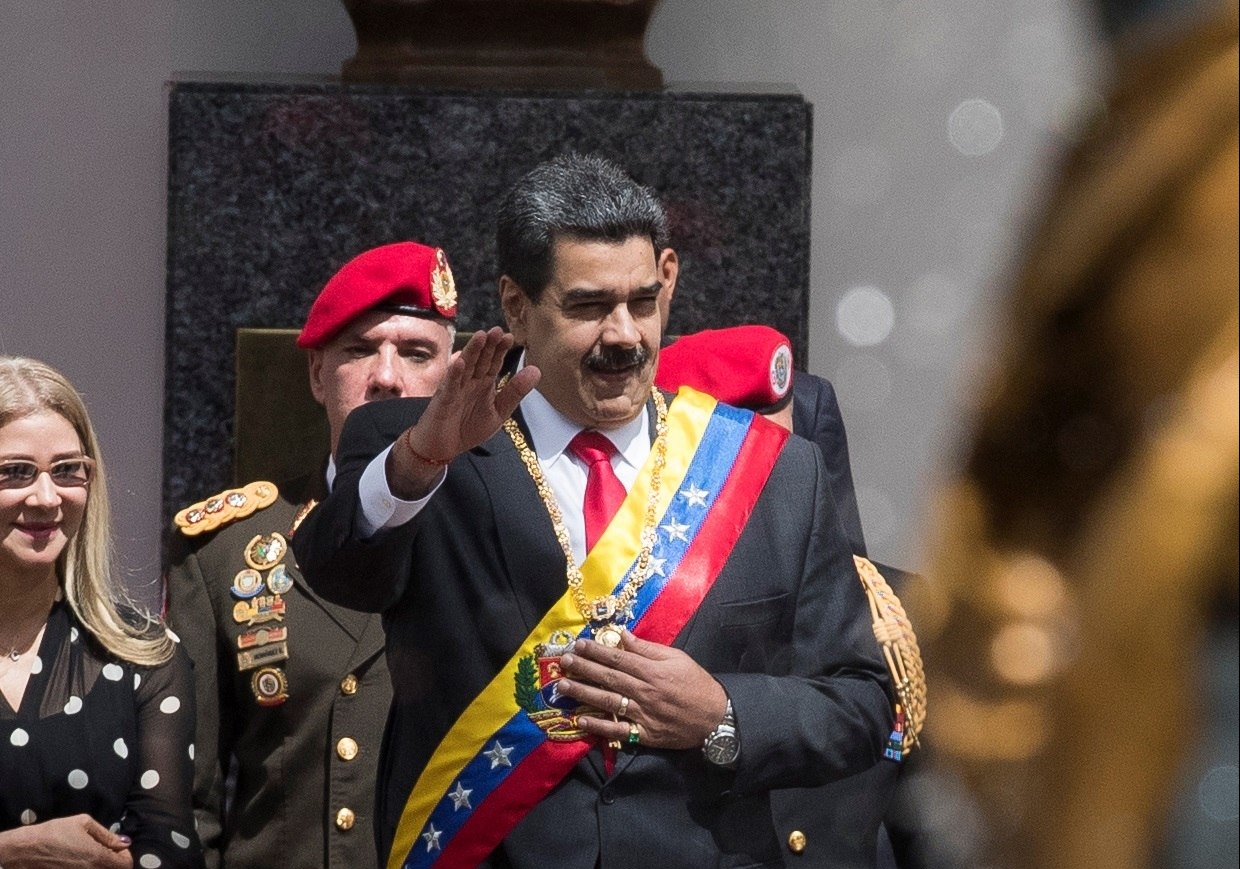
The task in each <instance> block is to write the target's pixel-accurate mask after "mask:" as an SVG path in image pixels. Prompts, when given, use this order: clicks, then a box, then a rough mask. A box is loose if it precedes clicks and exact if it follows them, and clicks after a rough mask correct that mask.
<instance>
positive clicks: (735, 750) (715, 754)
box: [702, 698, 741, 769]
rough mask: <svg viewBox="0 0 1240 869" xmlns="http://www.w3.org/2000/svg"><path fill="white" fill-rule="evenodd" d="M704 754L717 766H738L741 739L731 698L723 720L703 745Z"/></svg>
mask: <svg viewBox="0 0 1240 869" xmlns="http://www.w3.org/2000/svg"><path fill="white" fill-rule="evenodd" d="M702 754H704V755H706V759H707V760H709V761H710V762H711V763H713V764H715V765H716V766H723V767H727V768H729V769H731V768H732V767H734V766H736V759H737V758H738V757H740V754H741V738H740V736H738V735H737V733H736V716H735V715H734V714H732V700H731V699H730V698H729V700H728V705H727V708H726V709H724V712H723V720H722V721H720V722H719V726H718V727H716V728H715V729H714V730H712V731H711V732H710V735H709V736H707V737H706V739H705V741H704V742H703V743H702Z"/></svg>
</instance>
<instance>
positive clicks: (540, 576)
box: [469, 411, 568, 632]
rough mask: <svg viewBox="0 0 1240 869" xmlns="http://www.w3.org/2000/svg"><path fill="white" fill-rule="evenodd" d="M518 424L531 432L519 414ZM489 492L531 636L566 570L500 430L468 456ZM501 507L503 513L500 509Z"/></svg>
mask: <svg viewBox="0 0 1240 869" xmlns="http://www.w3.org/2000/svg"><path fill="white" fill-rule="evenodd" d="M516 416H517V424H518V426H520V427H521V429H522V433H523V434H525V436H526V438H527V440H528V438H529V433H528V431H527V430H526V429H525V423H524V421H523V420H522V419H521V416H520V411H518V412H517V414H516ZM469 458H470V461H471V462H472V463H473V465H474V467H475V469H476V470H477V471H478V475H479V477H480V478H481V480H482V484H483V485H484V486H485V487H486V489H487V492H488V495H489V498H488V501H489V503H490V504H491V509H492V511H493V519H494V522H495V527H496V529H497V530H498V537H499V548H500V553H501V555H502V557H503V560H504V564H505V566H506V568H507V570H506V575H507V577H508V581H509V583H510V584H511V592H512V596H513V599H514V600H516V601H517V602H518V606H519V607H520V608H521V619H522V622H523V626H524V629H525V630H526V631H527V632H528V631H531V630H533V628H534V626H535V625H536V624H538V622H539V621H541V620H542V617H543V615H544V614H545V613H546V611H547V609H548V608H550V606H551V604H552V603H554V602H555V601H556V600H557V599H558V598H559V597H560V595H562V594H563V593H564V590H565V588H566V586H567V569H568V565H567V562H566V561H565V559H564V552H563V551H562V550H561V549H560V544H559V542H558V541H557V540H556V537H555V529H554V527H553V526H552V524H551V517H550V516H549V515H548V514H547V508H546V505H544V504H543V502H542V499H541V498H540V497H539V496H538V490H537V489H536V488H535V486H534V481H533V480H532V479H531V478H530V475H529V471H528V470H527V469H526V467H525V463H524V462H522V460H521V457H520V455H519V454H518V453H517V450H516V447H515V446H513V443H512V440H511V439H510V438H509V437H508V433H507V432H505V431H503V430H501V431H499V432H497V433H496V434H495V435H493V436H492V437H491V438H490V439H488V440H487V441H486V442H484V443H483V444H482V445H481V446H479V447H477V448H476V449H474V450H473V451H472V452H471V453H470V456H469ZM499 505H502V507H503V509H497V506H499Z"/></svg>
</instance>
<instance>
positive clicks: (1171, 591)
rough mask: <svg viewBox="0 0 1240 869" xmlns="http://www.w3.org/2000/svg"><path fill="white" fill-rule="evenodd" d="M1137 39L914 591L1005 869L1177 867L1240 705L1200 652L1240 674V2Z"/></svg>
mask: <svg viewBox="0 0 1240 869" xmlns="http://www.w3.org/2000/svg"><path fill="white" fill-rule="evenodd" d="M1164 5H1167V6H1168V7H1170V5H1171V4H1164ZM1147 6H1148V4H1147ZM1118 9H1119V4H1110V5H1108V7H1107V8H1106V10H1105V11H1106V12H1107V13H1111V12H1115V11H1117V10H1118ZM1153 18H1157V19H1158V20H1157V21H1155V20H1153ZM1117 20H1118V19H1117ZM1155 24H1157V25H1160V26H1163V27H1165V28H1166V29H1164V30H1163V31H1161V32H1157V33H1156V32H1155V31H1153V30H1150V29H1149V27H1150V26H1153V25H1155ZM1119 36H1121V37H1122V38H1117V41H1116V46H1117V48H1119V49H1120V50H1119V51H1118V52H1117V57H1116V67H1115V73H1116V77H1115V81H1114V90H1113V93H1112V97H1111V100H1110V101H1109V103H1108V111H1107V114H1106V116H1105V117H1104V118H1102V119H1101V120H1100V122H1099V124H1098V125H1097V127H1096V128H1095V129H1093V130H1092V131H1091V132H1090V133H1089V135H1087V136H1086V137H1085V138H1084V139H1083V140H1082V143H1081V145H1080V147H1079V148H1078V149H1077V151H1076V152H1075V153H1074V154H1073V155H1071V157H1070V159H1069V160H1068V162H1067V164H1066V165H1065V166H1064V167H1063V171H1062V173H1061V175H1060V179H1059V183H1058V185H1057V187H1056V189H1055V190H1054V191H1053V193H1052V195H1051V197H1050V199H1049V202H1048V207H1047V211H1046V212H1045V214H1044V215H1043V220H1042V222H1041V224H1040V226H1039V227H1038V229H1037V230H1036V232H1034V234H1033V235H1032V236H1031V238H1030V240H1029V242H1030V244H1029V247H1028V248H1027V250H1026V255H1025V258H1024V259H1023V261H1022V265H1021V267H1020V268H1019V269H1018V270H1017V271H1016V274H1015V283H1014V286H1013V292H1012V295H1011V297H1010V299H1009V302H1008V308H1007V312H1006V320H1005V324H1004V326H1003V328H1004V329H1005V330H1006V332H1007V334H1006V335H1001V336H1000V337H1001V338H1003V339H1004V340H1002V341H1000V342H999V343H998V344H997V345H996V346H997V347H999V348H1001V349H1000V350H999V356H998V357H997V358H996V362H995V368H994V370H993V371H992V372H991V376H990V377H989V379H988V382H987V389H986V391H985V392H984V393H983V394H982V395H981V396H980V399H979V406H978V408H977V411H976V417H975V427H974V434H973V442H972V445H971V447H970V448H969V449H968V451H967V452H966V453H965V464H964V466H963V470H962V472H961V473H960V474H959V476H958V477H957V478H956V479H955V480H952V481H951V482H950V484H949V485H948V486H947V487H946V489H945V491H944V492H943V493H942V494H943V497H942V498H941V500H940V502H939V503H938V505H937V512H936V514H935V520H936V524H935V528H936V531H937V538H936V540H935V541H934V543H935V550H934V552H935V557H934V558H933V565H934V570H933V571H932V576H933V579H932V581H931V582H929V583H927V584H925V585H924V586H922V587H919V588H917V589H916V592H917V594H916V595H913V594H910V595H909V598H908V603H909V610H910V615H912V617H913V619H914V621H915V622H916V623H917V625H918V630H919V633H920V634H921V636H922V640H923V643H922V645H923V650H924V654H925V660H926V662H927V665H928V670H929V672H928V674H927V678H928V681H929V684H930V686H931V693H932V695H933V702H934V708H935V715H934V716H933V717H932V719H931V720H930V722H929V723H928V726H927V733H926V738H925V742H926V744H927V746H928V747H929V748H930V750H931V752H932V753H933V756H934V757H936V758H937V760H938V768H939V769H940V770H941V772H942V775H943V779H942V781H944V782H946V781H950V780H951V777H952V776H957V777H958V779H959V781H960V783H962V784H963V785H964V786H965V792H966V793H969V794H970V795H971V802H972V805H973V806H975V807H976V809H975V811H977V812H980V820H981V821H983V825H984V829H985V834H984V836H985V837H986V838H988V839H989V840H990V844H991V845H992V846H993V850H994V853H993V854H991V855H990V858H991V859H989V860H988V863H987V865H1000V866H1005V867H1024V866H1028V867H1056V869H1078V867H1079V869H1085V867H1089V869H1099V867H1109V866H1115V867H1120V866H1122V867H1142V866H1151V865H1161V864H1160V862H1159V860H1160V857H1159V855H1160V853H1161V851H1162V848H1163V847H1164V844H1165V838H1166V836H1167V829H1168V818H1169V815H1170V813H1171V810H1172V804H1173V800H1174V796H1175V791H1176V787H1177V785H1178V777H1179V774H1180V772H1181V771H1182V769H1183V764H1184V761H1185V759H1186V756H1187V755H1188V753H1189V751H1191V750H1192V749H1193V748H1194V747H1195V746H1196V745H1197V744H1198V740H1199V739H1200V737H1201V735H1202V732H1203V728H1204V727H1205V726H1206V725H1207V724H1208V723H1209V721H1210V720H1211V719H1212V718H1217V717H1218V716H1220V715H1230V716H1234V714H1235V710H1234V709H1227V708H1224V705H1213V706H1212V704H1211V703H1210V702H1209V701H1208V700H1207V694H1206V693H1205V692H1204V691H1203V686H1202V684H1201V680H1202V676H1203V672H1202V671H1203V669H1204V667H1203V665H1202V664H1201V661H1202V649H1203V643H1204V641H1205V640H1206V638H1207V637H1209V636H1217V635H1220V634H1221V635H1223V636H1227V637H1230V638H1231V639H1230V643H1231V645H1230V658H1231V659H1233V663H1234V658H1235V641H1234V637H1235V631H1236V621H1237V540H1236V524H1237V447H1238V445H1237V252H1236V238H1237V230H1238V226H1237V194H1236V191H1237V6H1236V3H1235V2H1226V3H1217V2H1213V3H1198V4H1189V5H1188V6H1185V5H1184V4H1179V5H1177V6H1176V9H1175V11H1174V13H1172V12H1166V13H1163V12H1161V11H1160V12H1159V13H1158V14H1157V15H1154V16H1149V15H1147V16H1146V17H1145V19H1144V20H1143V21H1142V22H1140V26H1139V27H1138V26H1133V27H1130V28H1128V29H1127V32H1125V33H1123V34H1120V35H1119ZM1136 36H1140V37H1142V39H1141V40H1140V41H1138V42H1130V41H1129V40H1131V39H1132V38H1133V37H1136ZM1229 705H1231V706H1234V701H1233V702H1232V703H1231V704H1229ZM1233 737H1234V732H1233ZM1232 762H1234V761H1232ZM1232 769H1233V772H1232V775H1233V784H1232V785H1231V787H1232V788H1233V790H1232V793H1231V798H1230V802H1231V808H1230V811H1231V812H1232V814H1231V818H1233V819H1234V817H1235V816H1234V810H1235V793H1234V767H1233V768H1232ZM940 802H942V794H940ZM1231 824H1232V829H1233V830H1234V820H1232V821H1231ZM957 856H959V855H957ZM1231 856H1232V860H1233V861H1234V857H1235V852H1234V850H1233V851H1232V855H1231ZM979 859H981V858H980V857H979ZM955 862H958V863H969V862H972V861H971V860H957V861H955ZM938 865H945V863H943V862H940V863H939V864H938ZM1230 865H1234V862H1232V863H1231V864H1230Z"/></svg>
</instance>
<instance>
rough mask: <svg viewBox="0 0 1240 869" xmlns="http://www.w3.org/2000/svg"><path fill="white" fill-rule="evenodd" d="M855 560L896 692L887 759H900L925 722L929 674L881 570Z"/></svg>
mask: <svg viewBox="0 0 1240 869" xmlns="http://www.w3.org/2000/svg"><path fill="white" fill-rule="evenodd" d="M853 561H854V562H855V563H856V565H857V578H858V579H860V580H861V586H862V587H863V588H864V589H865V596H866V598H867V599H868V600H869V602H870V616H871V617H872V618H873V620H874V622H873V627H874V638H875V639H876V640H878V644H879V646H881V647H882V650H883V657H884V658H886V660H887V669H888V671H890V673H891V679H892V682H893V683H894V685H895V689H896V729H895V730H893V731H892V734H891V739H890V740H889V744H888V748H887V756H888V757H890V758H891V759H893V760H900V759H901V758H903V757H904V756H905V755H907V754H908V753H909V752H910V751H912V750H913V746H915V745H916V744H917V738H918V737H919V736H920V735H921V728H922V725H923V724H925V721H926V673H925V669H924V667H923V666H922V662H921V649H920V648H918V646H917V635H916V634H915V633H913V625H912V623H911V622H910V621H909V619H908V615H907V614H905V612H904V607H903V605H901V603H900V599H899V598H898V597H896V593H895V592H894V591H892V590H891V586H890V585H888V584H887V580H885V579H883V575H882V574H881V573H879V572H878V568H876V567H875V566H874V564H873V562H871V561H870V560H869V559H868V558H862V557H861V556H860V555H854V556H853Z"/></svg>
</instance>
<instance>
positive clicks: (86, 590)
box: [0, 356, 173, 666]
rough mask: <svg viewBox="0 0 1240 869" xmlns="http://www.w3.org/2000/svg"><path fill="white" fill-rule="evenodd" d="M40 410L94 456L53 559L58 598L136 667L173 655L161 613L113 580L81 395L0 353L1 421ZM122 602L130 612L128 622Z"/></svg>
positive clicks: (100, 477) (98, 464)
mask: <svg viewBox="0 0 1240 869" xmlns="http://www.w3.org/2000/svg"><path fill="white" fill-rule="evenodd" d="M45 412H50V413H55V414H57V415H58V416H61V417H63V418H64V419H65V420H67V421H68V422H69V424H70V425H72V426H73V429H74V431H76V432H77V435H78V438H79V439H80V440H81V441H82V449H83V451H84V452H85V454H86V455H87V456H89V457H90V458H92V459H94V460H95V476H94V478H93V479H92V480H91V482H90V486H89V488H88V489H87V495H86V511H85V514H84V515H83V517H82V525H81V527H80V528H79V529H78V533H77V534H75V535H74V536H73V538H72V539H71V540H70V541H69V544H68V545H67V546H66V547H65V550H64V552H62V553H61V554H60V557H59V558H58V559H57V561H56V578H57V581H58V582H59V583H60V588H61V592H62V593H63V594H64V598H65V601H66V602H67V603H68V604H69V608H70V609H71V610H73V614H74V615H75V616H76V617H77V619H78V621H79V622H81V623H82V625H83V627H85V628H86V630H87V631H88V632H89V633H90V634H91V636H93V637H94V638H95V639H96V640H97V641H98V642H99V644H100V645H102V646H103V647H104V648H105V649H106V650H107V651H108V652H111V653H112V654H113V655H115V656H116V657H118V658H121V659H123V660H125V661H129V662H130V663H133V664H138V665H141V666H154V665H157V664H162V663H164V662H165V661H167V660H168V659H169V658H171V657H172V652H173V644H172V639H171V637H169V635H168V632H167V631H166V630H165V629H164V627H163V624H162V622H161V620H160V618H159V617H158V616H156V615H155V614H153V613H151V612H150V611H149V610H147V609H145V608H144V607H141V606H139V605H138V604H136V603H135V602H134V601H133V599H132V598H131V597H130V596H129V595H128V593H127V592H126V591H125V589H124V588H123V587H122V586H121V585H120V583H119V582H117V581H116V573H115V570H114V567H113V565H114V558H113V551H112V528H111V526H112V519H111V510H110V509H109V507H108V487H107V474H106V473H105V472H104V466H103V457H102V456H101V455H100V454H99V441H98V439H97V438H96V437H95V429H94V427H93V426H92V425H91V424H90V417H89V415H88V414H87V412H86V405H85V404H84V403H83V402H82V397H81V396H80V395H78V393H77V390H75V389H74V388H73V385H72V384H70V383H69V381H68V380H67V379H65V377H64V376H63V375H62V374H60V373H59V372H58V371H56V370H55V369H53V368H52V367H50V366H48V365H46V364H44V363H42V362H39V361H37V360H35V359H27V358H24V357H20V356H0V428H3V427H4V426H6V425H8V424H9V423H10V422H13V421H14V420H18V419H23V418H25V417H29V416H34V415H36V414H39V413H45ZM122 608H123V609H125V610H127V611H129V612H131V613H133V614H134V615H135V616H136V618H135V619H132V620H131V621H127V620H126V618H125V616H123V615H122V614H121V612H122ZM131 622H132V623H131Z"/></svg>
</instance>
